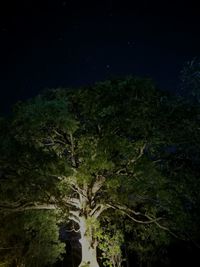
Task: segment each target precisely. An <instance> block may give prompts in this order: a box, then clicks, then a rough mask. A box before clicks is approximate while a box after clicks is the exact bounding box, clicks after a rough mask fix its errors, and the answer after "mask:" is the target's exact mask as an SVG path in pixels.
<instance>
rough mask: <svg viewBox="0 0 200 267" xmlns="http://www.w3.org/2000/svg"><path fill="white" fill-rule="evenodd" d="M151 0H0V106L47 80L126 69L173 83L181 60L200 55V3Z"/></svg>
mask: <svg viewBox="0 0 200 267" xmlns="http://www.w3.org/2000/svg"><path fill="white" fill-rule="evenodd" d="M156 2H157V1H151V0H146V1H145V0H138V1H134V0H132V1H127V0H121V1H116V0H113V1H112V0H93V1H88V0H85V1H77V0H63V1H59V0H40V1H37V0H32V1H31V0H24V1H20V0H18V1H17V0H15V1H14V0H13V1H8V0H4V1H3V0H1V1H0V69H1V71H0V90H1V93H0V105H1V106H0V111H1V112H2V111H4V112H5V111H6V112H7V111H8V110H9V109H10V107H11V105H12V104H13V103H15V102H16V101H18V100H21V99H26V98H28V97H31V96H34V95H36V94H37V93H38V92H39V91H40V90H41V89H43V88H46V87H50V88H51V87H58V86H62V87H69V86H79V85H87V84H91V83H93V82H95V81H98V80H103V79H106V78H110V77H115V76H123V75H129V74H136V75H140V76H150V77H152V78H153V79H154V80H155V81H156V83H157V84H158V85H159V86H160V87H162V88H164V89H169V90H172V91H173V90H175V89H176V86H177V83H178V76H179V72H180V70H181V68H182V65H183V63H184V62H185V61H187V60H191V59H192V58H193V57H195V56H199V54H200V16H199V14H200V9H199V8H198V6H197V4H196V5H195V3H193V2H192V1H191V0H190V1H183V0H182V1H175V0H174V1H169V0H168V1H167V0H162V1H159V4H158V3H156ZM197 2H198V1H197Z"/></svg>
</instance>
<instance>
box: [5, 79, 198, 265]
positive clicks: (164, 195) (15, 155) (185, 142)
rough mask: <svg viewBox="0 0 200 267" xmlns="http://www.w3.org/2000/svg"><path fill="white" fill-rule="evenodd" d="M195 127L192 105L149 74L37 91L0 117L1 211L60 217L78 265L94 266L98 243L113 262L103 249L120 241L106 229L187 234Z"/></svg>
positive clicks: (195, 109)
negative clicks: (75, 241)
mask: <svg viewBox="0 0 200 267" xmlns="http://www.w3.org/2000/svg"><path fill="white" fill-rule="evenodd" d="M198 123H199V109H198V107H197V106H195V107H194V106H192V105H189V104H188V103H185V102H182V101H181V100H180V99H178V100H177V99H175V98H173V97H171V96H169V95H167V94H166V93H164V92H162V91H160V90H158V89H157V88H156V87H155V86H154V84H153V83H152V81H150V80H148V79H140V78H135V77H128V78H126V79H118V80H110V81H105V82H100V83H97V84H95V85H94V86H91V87H86V88H78V89H51V90H46V91H44V92H43V93H41V94H40V95H38V96H36V97H35V98H33V99H31V100H29V101H26V102H24V103H18V104H17V105H16V106H15V108H14V112H13V115H12V116H11V117H10V118H6V119H2V120H1V136H0V138H1V140H2V141H1V143H2V146H1V156H0V161H1V167H0V179H1V184H0V185H1V196H0V212H1V213H2V214H3V215H4V216H11V215H12V214H16V213H24V212H25V214H26V213H27V212H30V211H31V212H34V213H33V214H37V212H41V211H42V212H43V213H44V214H47V213H45V212H47V211H48V210H49V209H50V210H52V212H56V214H57V213H58V214H59V216H58V217H59V219H58V220H57V222H56V221H54V222H55V225H56V224H57V225H58V223H60V222H62V223H66V224H67V223H69V222H71V224H70V225H72V229H71V230H72V231H76V232H79V234H80V243H81V245H82V261H81V263H80V266H81V267H83V266H90V267H98V266H99V265H98V261H97V254H96V249H97V248H100V249H101V251H102V252H101V253H102V254H101V255H102V256H104V258H107V260H104V263H105V264H107V265H109V264H110V265H111V266H117V265H115V258H113V257H112V255H113V254H112V253H114V255H118V256H119V258H120V257H121V256H120V255H121V254H120V253H121V252H119V251H120V248H121V244H120V242H121V243H123V240H124V237H123V233H121V232H120V231H118V230H117V228H112V227H110V226H111V225H116V227H117V224H118V229H119V228H121V229H122V226H123V227H124V228H123V229H129V231H130V229H133V230H131V231H132V232H134V231H135V233H136V232H137V231H136V229H138V231H140V232H141V233H142V232H143V237H144V239H146V237H145V236H147V232H148V231H149V233H150V232H151V235H152V236H153V237H154V238H153V237H152V240H153V239H154V241H155V243H156V244H157V243H159V240H160V241H162V239H163V235H162V234H158V231H157V230H154V229H159V231H160V230H163V231H164V233H165V238H164V239H165V242H166V240H167V239H168V238H169V236H170V234H171V236H175V235H181V236H183V232H184V231H186V230H187V231H188V229H187V227H186V225H187V222H188V218H191V214H192V212H191V209H193V208H194V209H195V208H196V203H194V202H195V201H197V200H198V197H197V196H196V195H194V192H195V190H197V188H199V182H198V180H197V169H195V168H197V167H196V165H195V166H194V164H193V163H192V164H193V165H192V166H188V165H187V164H186V161H187V160H190V161H191V162H193V158H195V160H196V161H199V158H198V156H196V157H195V153H198V152H199V129H198ZM191 180H192V181H193V184H192V185H190V181H191ZM188 186H189V188H188ZM43 213H42V214H43ZM10 214H11V215H10ZM31 214H32V213H31ZM114 214H115V215H114ZM12 216H14V215H12ZM31 216H32V215H31ZM35 216H36V217H35V218H36V219H37V216H38V215H35ZM42 216H43V215H42ZM115 216H117V217H115ZM8 218H9V217H8ZM114 218H115V219H114ZM46 219H47V221H48V218H44V220H46ZM124 223H125V224H126V225H125V226H124ZM137 224H139V225H141V226H142V227H140V228H136V227H137ZM148 225H153V227H154V229H153V228H148ZM155 227H156V228H155ZM113 229H115V230H113ZM134 229H135V230H134ZM177 229H179V231H177ZM139 236H141V235H138V237H139ZM156 236H157V237H156ZM49 238H50V239H51V237H50V236H49ZM56 238H57V237H56ZM108 239H109V240H110V242H111V244H112V246H113V244H115V246H114V247H115V249H116V250H114V252H113V251H112V250H109V249H108V247H107V246H108V244H109V242H108ZM139 239H140V238H139ZM141 240H142V239H141ZM112 242H113V243H112ZM141 242H142V241H141ZM141 242H140V244H141ZM135 245H136V243H135ZM136 246H137V245H136ZM133 247H134V246H133ZM137 248H138V253H139V251H140V250H139V247H138V246H137ZM117 252H118V253H117ZM47 255H48V253H47ZM119 258H117V259H118V260H119ZM109 259H111V261H109ZM119 261H120V260H119ZM29 266H30V265H29Z"/></svg>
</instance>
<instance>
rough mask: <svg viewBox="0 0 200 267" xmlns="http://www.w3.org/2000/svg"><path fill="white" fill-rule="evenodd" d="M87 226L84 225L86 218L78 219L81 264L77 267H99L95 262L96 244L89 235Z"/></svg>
mask: <svg viewBox="0 0 200 267" xmlns="http://www.w3.org/2000/svg"><path fill="white" fill-rule="evenodd" d="M88 227H89V226H87V225H86V218H84V217H81V218H80V235H81V238H80V240H79V241H80V243H81V251H82V257H81V263H80V265H79V267H99V264H98V262H97V244H96V242H95V241H94V239H93V237H92V233H90V229H88Z"/></svg>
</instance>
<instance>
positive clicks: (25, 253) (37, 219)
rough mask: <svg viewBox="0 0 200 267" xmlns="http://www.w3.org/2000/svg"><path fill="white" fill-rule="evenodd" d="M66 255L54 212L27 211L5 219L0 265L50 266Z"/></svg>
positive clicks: (0, 224) (0, 236)
mask: <svg viewBox="0 0 200 267" xmlns="http://www.w3.org/2000/svg"><path fill="white" fill-rule="evenodd" d="M5 222H6V224H5ZM64 252H65V251H64V243H61V242H60V241H59V232H58V226H57V225H56V216H55V214H54V213H53V212H52V211H46V212H42V211H39V212H38V211H37V212H35V211H26V212H23V213H19V214H15V213H9V214H4V216H2V217H1V220H0V262H1V264H2V265H3V266H6V267H7V266H15V267H24V266H30V267H31V266H38V267H39V266H41V267H43V266H46V265H47V264H48V266H50V265H52V264H53V263H54V262H55V261H56V260H57V259H58V258H61V257H60V255H61V254H63V253H64Z"/></svg>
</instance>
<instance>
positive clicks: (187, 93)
mask: <svg viewBox="0 0 200 267" xmlns="http://www.w3.org/2000/svg"><path fill="white" fill-rule="evenodd" d="M180 80H181V83H180V93H181V95H182V97H185V98H186V99H187V101H188V100H189V101H192V102H193V103H198V104H199V102H200V62H199V59H197V58H194V59H193V60H191V61H188V62H186V63H185V65H184V67H183V69H182V71H181V75H180Z"/></svg>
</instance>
